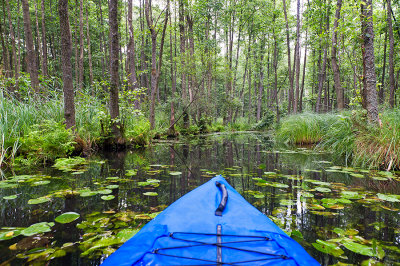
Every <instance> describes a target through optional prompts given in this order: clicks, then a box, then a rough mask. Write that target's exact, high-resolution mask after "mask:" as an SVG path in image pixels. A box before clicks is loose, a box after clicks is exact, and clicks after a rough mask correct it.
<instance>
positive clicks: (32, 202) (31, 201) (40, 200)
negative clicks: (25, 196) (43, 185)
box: [28, 197, 50, 205]
mask: <svg viewBox="0 0 400 266" xmlns="http://www.w3.org/2000/svg"><path fill="white" fill-rule="evenodd" d="M49 201H50V199H49V198H45V197H41V198H37V199H30V200H28V204H31V205H35V204H41V203H45V202H49Z"/></svg>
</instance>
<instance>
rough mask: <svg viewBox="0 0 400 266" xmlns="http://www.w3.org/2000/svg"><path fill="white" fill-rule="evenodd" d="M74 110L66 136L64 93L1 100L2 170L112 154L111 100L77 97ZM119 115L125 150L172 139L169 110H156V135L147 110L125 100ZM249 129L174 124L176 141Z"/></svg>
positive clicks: (241, 124) (208, 122) (240, 124)
mask: <svg viewBox="0 0 400 266" xmlns="http://www.w3.org/2000/svg"><path fill="white" fill-rule="evenodd" d="M100 99H103V100H100ZM75 108H76V111H75V114H76V127H75V128H74V130H71V129H68V130H67V129H66V128H65V124H64V109H63V97H62V93H61V92H60V91H49V93H48V94H46V95H41V96H40V97H36V98H35V97H31V96H29V95H25V97H24V98H23V99H22V98H21V97H20V98H19V99H17V98H15V97H10V96H9V95H1V101H0V138H1V139H0V152H1V155H0V166H1V167H12V166H31V165H37V164H43V163H53V162H54V161H55V159H57V158H64V157H69V156H74V155H83V156H85V155H88V154H90V153H92V152H93V151H99V150H104V149H107V148H109V147H106V143H107V140H108V139H109V138H111V137H112V135H111V129H110V125H111V119H110V116H109V114H108V108H107V99H106V98H104V97H100V95H96V97H93V96H92V95H91V94H90V93H88V92H78V93H77V95H76V97H75ZM120 109H121V110H120V112H121V126H122V127H123V132H124V138H125V140H126V142H125V143H126V148H139V147H144V146H146V145H148V144H149V143H150V142H151V141H152V140H153V139H166V138H168V137H169V136H168V125H169V113H168V112H167V111H168V110H165V106H159V108H158V109H157V111H156V126H155V129H153V130H151V129H150V123H149V120H148V118H147V114H146V110H144V111H143V112H142V111H141V110H138V109H135V107H134V105H133V104H132V101H129V99H124V98H122V100H121V103H120ZM178 111H179V109H178ZM250 129H251V125H250V124H249V123H248V120H247V119H244V118H239V119H237V121H236V122H235V123H232V124H227V125H224V123H223V120H222V118H214V119H212V118H207V119H205V120H204V121H199V122H198V123H197V124H196V123H192V124H191V125H190V126H189V127H188V128H184V127H183V121H178V122H177V123H176V124H175V137H176V136H179V135H188V136H191V135H197V134H199V133H211V132H226V131H245V130H250Z"/></svg>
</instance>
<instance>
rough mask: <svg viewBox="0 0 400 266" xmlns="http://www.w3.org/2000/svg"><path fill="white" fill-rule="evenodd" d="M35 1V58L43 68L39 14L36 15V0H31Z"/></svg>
mask: <svg viewBox="0 0 400 266" xmlns="http://www.w3.org/2000/svg"><path fill="white" fill-rule="evenodd" d="M33 2H34V3H35V5H34V6H35V21H36V37H37V47H38V56H37V58H39V64H38V66H40V67H41V68H42V69H43V58H42V55H43V53H42V50H43V47H42V41H41V40H40V33H39V32H40V30H39V16H38V9H37V0H34V1H33ZM42 74H43V70H42Z"/></svg>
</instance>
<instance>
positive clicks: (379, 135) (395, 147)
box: [276, 109, 400, 170]
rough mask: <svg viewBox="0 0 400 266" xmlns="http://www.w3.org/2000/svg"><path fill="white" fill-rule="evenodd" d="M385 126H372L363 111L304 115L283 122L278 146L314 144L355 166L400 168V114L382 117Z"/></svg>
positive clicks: (278, 135)
mask: <svg viewBox="0 0 400 266" xmlns="http://www.w3.org/2000/svg"><path fill="white" fill-rule="evenodd" d="M380 119H381V121H382V125H381V126H380V127H377V126H371V125H369V124H368V122H367V117H366V113H365V112H363V111H352V112H342V113H339V114H314V113H304V114H298V115H292V116H288V117H286V118H284V119H283V120H282V121H281V124H280V125H279V126H278V128H277V131H276V139H277V141H278V142H284V143H287V144H294V145H302V144H315V149H319V150H325V151H328V152H332V153H333V154H334V155H335V156H337V157H345V158H346V160H347V161H348V162H351V163H352V164H353V165H355V166H361V167H366V168H381V169H389V170H390V169H399V168H400V110H399V109H395V110H389V111H385V112H383V113H382V114H380Z"/></svg>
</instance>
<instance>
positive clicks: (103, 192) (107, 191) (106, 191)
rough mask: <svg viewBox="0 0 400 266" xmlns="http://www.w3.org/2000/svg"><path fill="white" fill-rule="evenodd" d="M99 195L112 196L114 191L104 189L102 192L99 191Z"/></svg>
mask: <svg viewBox="0 0 400 266" xmlns="http://www.w3.org/2000/svg"><path fill="white" fill-rule="evenodd" d="M97 193H99V194H103V195H107V194H111V193H112V190H111V189H102V190H98V191H97Z"/></svg>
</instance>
